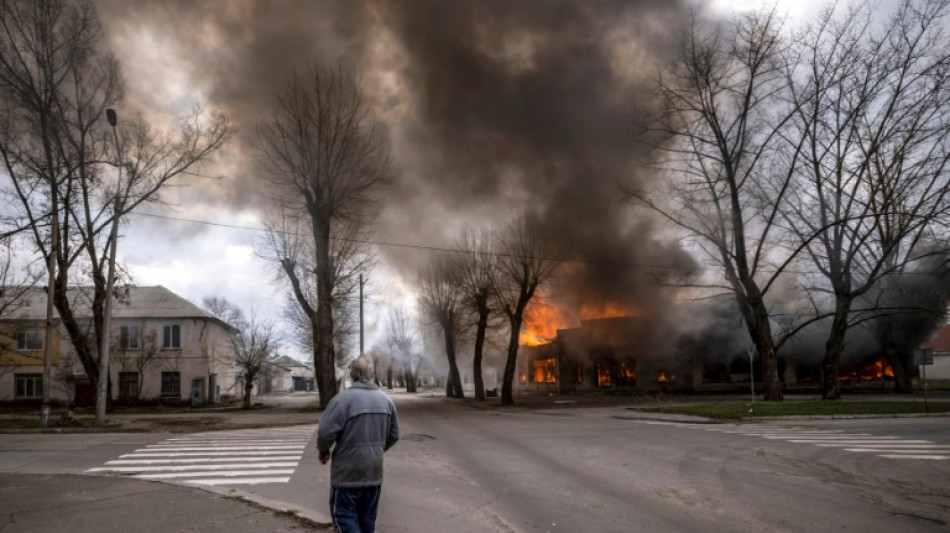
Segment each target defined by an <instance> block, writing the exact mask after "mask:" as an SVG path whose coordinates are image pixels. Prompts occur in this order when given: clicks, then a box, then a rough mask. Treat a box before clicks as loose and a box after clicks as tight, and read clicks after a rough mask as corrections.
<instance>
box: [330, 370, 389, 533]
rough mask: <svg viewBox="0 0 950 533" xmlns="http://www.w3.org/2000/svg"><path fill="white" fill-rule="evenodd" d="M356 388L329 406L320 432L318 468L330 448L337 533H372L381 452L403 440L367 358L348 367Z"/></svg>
mask: <svg viewBox="0 0 950 533" xmlns="http://www.w3.org/2000/svg"><path fill="white" fill-rule="evenodd" d="M350 377H351V378H353V385H352V386H351V387H350V388H349V389H347V390H345V391H343V392H341V393H340V394H337V395H336V396H334V397H333V399H332V400H330V404H329V405H327V408H326V410H324V411H323V416H321V417H320V429H319V431H318V432H317V449H318V450H319V452H320V463H321V464H327V461H328V460H329V459H330V447H331V446H333V445H334V443H335V444H336V446H335V447H334V448H333V464H332V465H331V468H330V516H332V517H333V526H334V531H338V532H340V533H373V531H375V529H376V508H377V506H378V505H379V494H380V491H381V489H382V484H383V452H385V451H386V450H388V449H389V448H390V447H392V445H393V444H396V441H398V440H399V422H398V420H397V417H396V406H395V405H393V402H392V400H390V399H389V397H388V396H386V394H384V393H383V392H382V391H381V390H379V387H377V386H376V385H375V384H374V383H373V369H372V366H371V365H370V362H369V360H368V359H366V358H365V357H360V358H358V359H357V360H356V361H353V364H351V365H350Z"/></svg>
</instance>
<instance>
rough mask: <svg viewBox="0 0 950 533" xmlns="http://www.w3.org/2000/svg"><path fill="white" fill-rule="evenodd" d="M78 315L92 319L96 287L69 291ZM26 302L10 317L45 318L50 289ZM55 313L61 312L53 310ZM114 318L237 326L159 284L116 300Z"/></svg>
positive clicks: (31, 294)
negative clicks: (197, 320)
mask: <svg viewBox="0 0 950 533" xmlns="http://www.w3.org/2000/svg"><path fill="white" fill-rule="evenodd" d="M68 294H69V299H70V301H71V302H72V304H73V312H74V313H75V315H76V317H77V318H80V319H84V318H90V317H91V312H90V310H89V305H90V302H91V299H92V287H73V288H70V289H69V291H68ZM26 299H27V302H26V305H24V306H23V307H20V308H18V309H16V310H15V311H13V312H12V313H11V314H10V316H9V317H8V318H10V319H14V320H44V319H45V318H46V291H45V290H44V289H42V288H36V289H34V290H32V291H30V292H29V294H28V296H27V297H26ZM53 313H54V316H55V317H57V318H58V317H59V313H58V312H56V310H55V309H54V310H53ZM112 318H114V319H123V318H143V319H144V318H203V319H209V320H214V321H217V322H219V323H221V324H223V325H225V326H227V327H229V328H231V329H234V327H233V326H231V325H229V324H227V323H225V322H224V321H222V320H219V319H217V318H214V317H213V316H211V315H210V314H208V313H207V312H206V311H204V310H202V309H201V308H200V307H198V306H197V305H195V304H193V303H191V302H189V301H188V300H186V299H184V298H182V297H181V296H179V295H177V294H175V293H174V292H172V291H170V290H168V289H166V288H165V287H162V286H161V285H157V286H154V287H136V286H131V287H129V288H128V296H127V297H123V298H121V299H117V300H115V301H113V302H112Z"/></svg>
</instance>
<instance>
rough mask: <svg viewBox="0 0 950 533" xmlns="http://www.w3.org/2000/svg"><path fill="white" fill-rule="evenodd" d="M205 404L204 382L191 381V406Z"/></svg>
mask: <svg viewBox="0 0 950 533" xmlns="http://www.w3.org/2000/svg"><path fill="white" fill-rule="evenodd" d="M204 403H205V380H204V379H201V378H198V379H193V380H191V406H192V407H197V406H199V405H204Z"/></svg>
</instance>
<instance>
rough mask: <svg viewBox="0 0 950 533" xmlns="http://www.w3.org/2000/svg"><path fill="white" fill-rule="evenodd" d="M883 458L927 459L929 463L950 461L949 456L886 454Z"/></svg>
mask: <svg viewBox="0 0 950 533" xmlns="http://www.w3.org/2000/svg"><path fill="white" fill-rule="evenodd" d="M881 457H886V458H888V459H926V460H928V461H944V460H947V459H950V456H948V455H895V454H885V455H882V456H881Z"/></svg>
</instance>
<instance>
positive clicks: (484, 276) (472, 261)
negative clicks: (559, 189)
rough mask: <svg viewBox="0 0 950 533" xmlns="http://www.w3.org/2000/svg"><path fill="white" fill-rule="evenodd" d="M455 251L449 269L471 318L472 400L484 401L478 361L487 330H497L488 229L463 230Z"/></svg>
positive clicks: (496, 311) (492, 264) (492, 266)
mask: <svg viewBox="0 0 950 533" xmlns="http://www.w3.org/2000/svg"><path fill="white" fill-rule="evenodd" d="M457 248H458V249H459V250H461V252H459V253H457V254H454V255H453V257H452V263H453V264H452V270H453V271H454V272H455V273H456V277H457V279H458V287H459V291H460V292H461V297H462V299H461V304H462V306H463V307H464V308H466V309H467V311H468V312H467V313H465V315H470V316H472V317H474V318H475V341H474V354H475V355H474V357H473V359H472V373H473V375H474V382H475V399H476V400H478V401H482V400H484V399H485V382H484V379H483V376H482V358H483V355H484V351H485V337H486V334H487V333H488V331H489V330H493V329H495V328H497V327H498V325H499V324H496V322H497V321H496V320H493V319H494V318H495V316H496V315H497V314H498V309H497V308H496V307H495V304H496V301H495V300H494V299H493V298H492V274H493V271H494V268H495V256H494V255H493V254H492V250H491V232H490V230H485V229H484V228H483V229H481V230H469V231H466V232H465V233H464V234H463V236H462V238H461V240H460V242H459V243H458V244H457Z"/></svg>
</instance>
